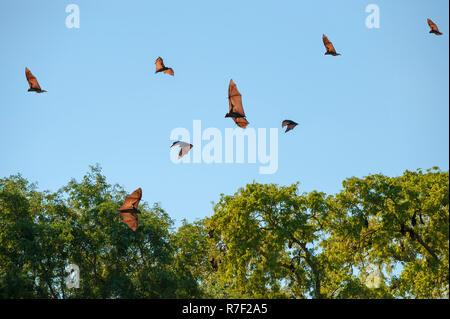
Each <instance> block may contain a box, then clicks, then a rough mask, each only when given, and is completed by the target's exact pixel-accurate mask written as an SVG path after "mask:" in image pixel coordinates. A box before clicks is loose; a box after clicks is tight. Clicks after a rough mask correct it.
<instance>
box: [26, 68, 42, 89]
mask: <svg viewBox="0 0 450 319" xmlns="http://www.w3.org/2000/svg"><path fill="white" fill-rule="evenodd" d="M25 76H26V77H27V81H28V85H29V86H30V88H29V89H28V92H36V93H44V92H47V91H45V90H42V89H41V87H40V86H39V83H38V81H37V79H36V77H35V76H34V75H33V73H31V71H30V70H28V68H25Z"/></svg>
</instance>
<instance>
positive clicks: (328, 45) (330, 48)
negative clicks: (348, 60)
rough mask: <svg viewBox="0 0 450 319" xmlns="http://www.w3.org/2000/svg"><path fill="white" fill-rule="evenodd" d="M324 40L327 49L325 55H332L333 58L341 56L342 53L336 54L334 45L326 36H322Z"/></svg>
mask: <svg viewBox="0 0 450 319" xmlns="http://www.w3.org/2000/svg"><path fill="white" fill-rule="evenodd" d="M322 40H323V44H324V45H325V48H326V49H327V52H325V55H332V56H338V55H341V54H340V53H336V50H335V49H334V46H333V43H331V41H330V40H328V38H327V36H326V35H325V34H323V35H322Z"/></svg>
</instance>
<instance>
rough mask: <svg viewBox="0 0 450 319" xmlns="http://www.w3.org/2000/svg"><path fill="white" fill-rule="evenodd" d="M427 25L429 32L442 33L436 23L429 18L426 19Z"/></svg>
mask: <svg viewBox="0 0 450 319" xmlns="http://www.w3.org/2000/svg"><path fill="white" fill-rule="evenodd" d="M427 22H428V25H429V26H430V29H431V31H430V33H434V34H436V35H442V33H441V32H440V31H439V29H438V27H437V25H436V24H435V23H434V22H433V21H431V19H427Z"/></svg>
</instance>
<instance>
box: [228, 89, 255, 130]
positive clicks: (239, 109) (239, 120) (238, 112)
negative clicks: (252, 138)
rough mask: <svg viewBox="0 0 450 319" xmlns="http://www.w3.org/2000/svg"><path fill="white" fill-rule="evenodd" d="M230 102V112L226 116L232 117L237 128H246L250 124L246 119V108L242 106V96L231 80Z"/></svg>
mask: <svg viewBox="0 0 450 319" xmlns="http://www.w3.org/2000/svg"><path fill="white" fill-rule="evenodd" d="M228 102H229V111H228V113H227V114H225V117H231V118H232V119H233V121H234V122H235V123H236V125H237V126H239V127H241V128H246V127H247V125H248V124H249V123H248V121H247V119H246V118H245V112H244V107H243V106H242V95H241V93H239V91H238V89H237V86H236V84H235V83H234V82H233V80H230V85H229V86H228Z"/></svg>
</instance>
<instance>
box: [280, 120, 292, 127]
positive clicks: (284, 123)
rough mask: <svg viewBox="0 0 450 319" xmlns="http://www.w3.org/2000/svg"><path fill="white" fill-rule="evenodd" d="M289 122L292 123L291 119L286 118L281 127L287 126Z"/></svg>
mask: <svg viewBox="0 0 450 319" xmlns="http://www.w3.org/2000/svg"><path fill="white" fill-rule="evenodd" d="M289 123H291V121H289V120H284V121H283V122H282V123H281V127H282V128H283V127H285V126H286V125H289Z"/></svg>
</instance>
